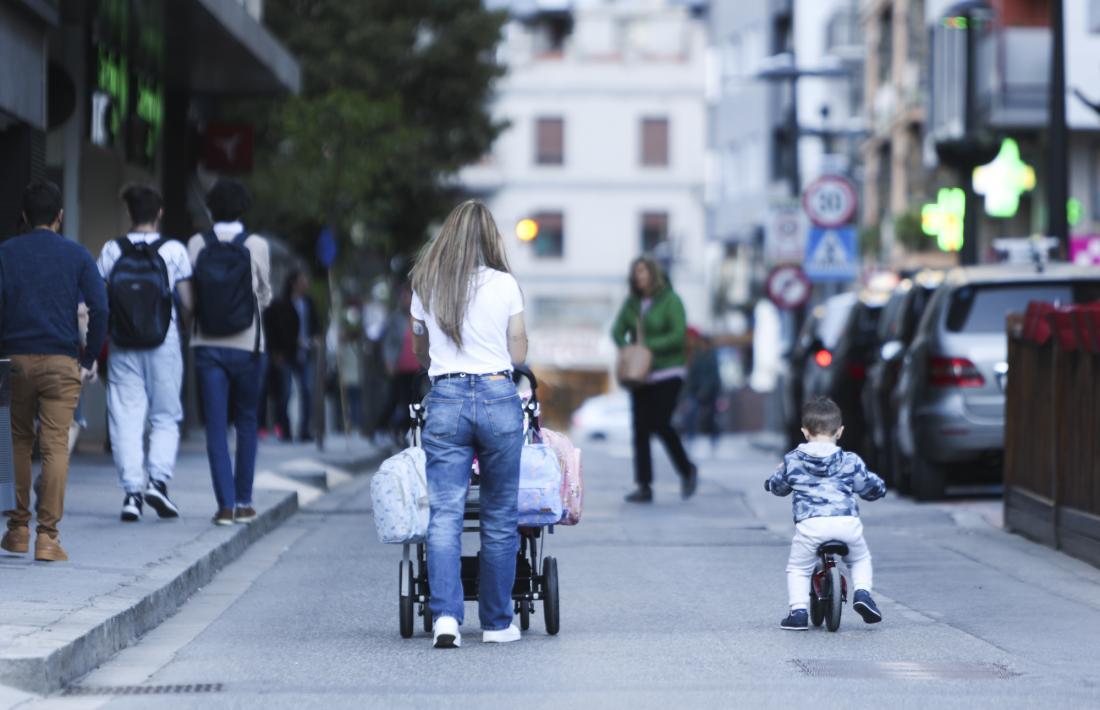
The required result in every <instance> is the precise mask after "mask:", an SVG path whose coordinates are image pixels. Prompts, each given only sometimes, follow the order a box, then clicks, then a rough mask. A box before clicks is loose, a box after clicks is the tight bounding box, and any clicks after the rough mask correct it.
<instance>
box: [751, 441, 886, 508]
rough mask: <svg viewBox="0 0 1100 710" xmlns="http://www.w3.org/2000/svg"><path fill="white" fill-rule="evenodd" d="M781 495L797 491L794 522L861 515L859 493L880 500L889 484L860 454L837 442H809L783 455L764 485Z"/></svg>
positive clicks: (794, 504)
mask: <svg viewBox="0 0 1100 710" xmlns="http://www.w3.org/2000/svg"><path fill="white" fill-rule="evenodd" d="M764 487H765V488H767V489H768V490H769V491H771V492H772V493H774V494H775V495H777V496H785V495H787V494H789V493H791V492H794V500H793V502H792V505H793V507H794V521H795V522H796V523H798V522H802V521H803V520H805V519H807V518H828V517H836V516H852V517H859V504H858V503H857V502H856V498H855V497H856V496H859V497H860V498H862V499H864V500H868V501H870V500H878V499H879V498H881V497H883V496H884V495H886V483H884V482H883V480H882V479H881V478H879V477H878V476H876V475H875V474H873V473H871V472H870V471H868V470H867V465H866V464H865V463H863V459H861V458H860V457H859V456H857V455H856V454H853V453H851V452H849V451H844V450H843V449H841V448H840V447H839V446H836V445H834V444H824V443H812V442H811V443H806V444H802V445H801V446H799V447H798V448H797V449H795V450H794V451H791V452H789V453H788V454H787V455H786V456H784V457H783V463H781V464H780V465H779V468H777V469H776V471H775V473H774V474H772V477H771V478H769V479H768V480H767V482H766V483H765V485H764Z"/></svg>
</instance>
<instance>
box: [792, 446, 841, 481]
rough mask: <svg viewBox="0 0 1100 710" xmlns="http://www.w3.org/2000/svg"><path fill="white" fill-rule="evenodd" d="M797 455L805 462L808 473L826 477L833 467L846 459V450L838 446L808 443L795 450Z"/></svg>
mask: <svg viewBox="0 0 1100 710" xmlns="http://www.w3.org/2000/svg"><path fill="white" fill-rule="evenodd" d="M795 455H796V456H797V457H798V459H799V460H800V461H802V462H803V464H804V465H805V468H806V471H808V472H809V473H812V474H813V475H815V476H822V477H825V476H828V475H829V471H830V470H831V469H832V468H833V466H836V465H839V464H840V462H841V461H842V460H843V459H844V450H843V449H841V448H840V447H839V446H837V445H836V444H828V443H823V442H816V441H808V442H806V443H805V444H801V445H799V447H798V448H797V449H795Z"/></svg>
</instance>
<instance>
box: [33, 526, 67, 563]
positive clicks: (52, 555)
mask: <svg viewBox="0 0 1100 710" xmlns="http://www.w3.org/2000/svg"><path fill="white" fill-rule="evenodd" d="M34 559H36V560H38V561H39V562H68V561H69V556H68V555H66V554H65V550H64V549H63V548H62V547H61V543H59V542H58V541H57V538H56V537H50V536H49V535H47V534H46V533H38V537H36V538H35V540H34Z"/></svg>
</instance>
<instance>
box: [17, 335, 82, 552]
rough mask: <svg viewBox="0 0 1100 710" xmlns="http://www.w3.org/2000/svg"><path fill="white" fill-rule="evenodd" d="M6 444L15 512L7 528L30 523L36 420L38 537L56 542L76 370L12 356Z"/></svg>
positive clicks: (57, 361) (63, 359) (52, 358)
mask: <svg viewBox="0 0 1100 710" xmlns="http://www.w3.org/2000/svg"><path fill="white" fill-rule="evenodd" d="M11 364H12V369H11V439H12V453H13V454H14V459H15V504H16V508H15V510H9V511H7V512H6V515H7V516H8V527H9V528H18V527H26V526H27V525H29V524H30V521H31V451H32V449H33V448H34V439H35V432H34V421H35V417H37V418H38V422H39V430H38V448H39V451H41V453H42V476H41V478H40V479H39V485H38V486H36V487H35V488H36V490H35V493H36V494H37V499H38V500H37V501H36V502H37V512H38V532H40V533H46V534H47V535H50V536H51V537H57V524H58V522H60V521H61V516H62V515H63V514H64V512H65V483H66V481H67V480H68V478H69V426H70V425H71V424H72V422H73V413H74V412H75V411H76V403H77V401H78V400H79V399H80V387H81V384H82V383H81V381H80V365H79V364H78V363H77V361H76V360H75V359H74V358H71V357H67V356H65V355H12V357H11Z"/></svg>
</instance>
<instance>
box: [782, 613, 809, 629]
mask: <svg viewBox="0 0 1100 710" xmlns="http://www.w3.org/2000/svg"><path fill="white" fill-rule="evenodd" d="M779 628H781V629H786V630H787V631H805V630H806V629H808V628H810V615H809V614H808V613H807V612H806V610H805V609H792V610H791V613H790V614H787V618H786V619H783V621H780V622H779Z"/></svg>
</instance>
